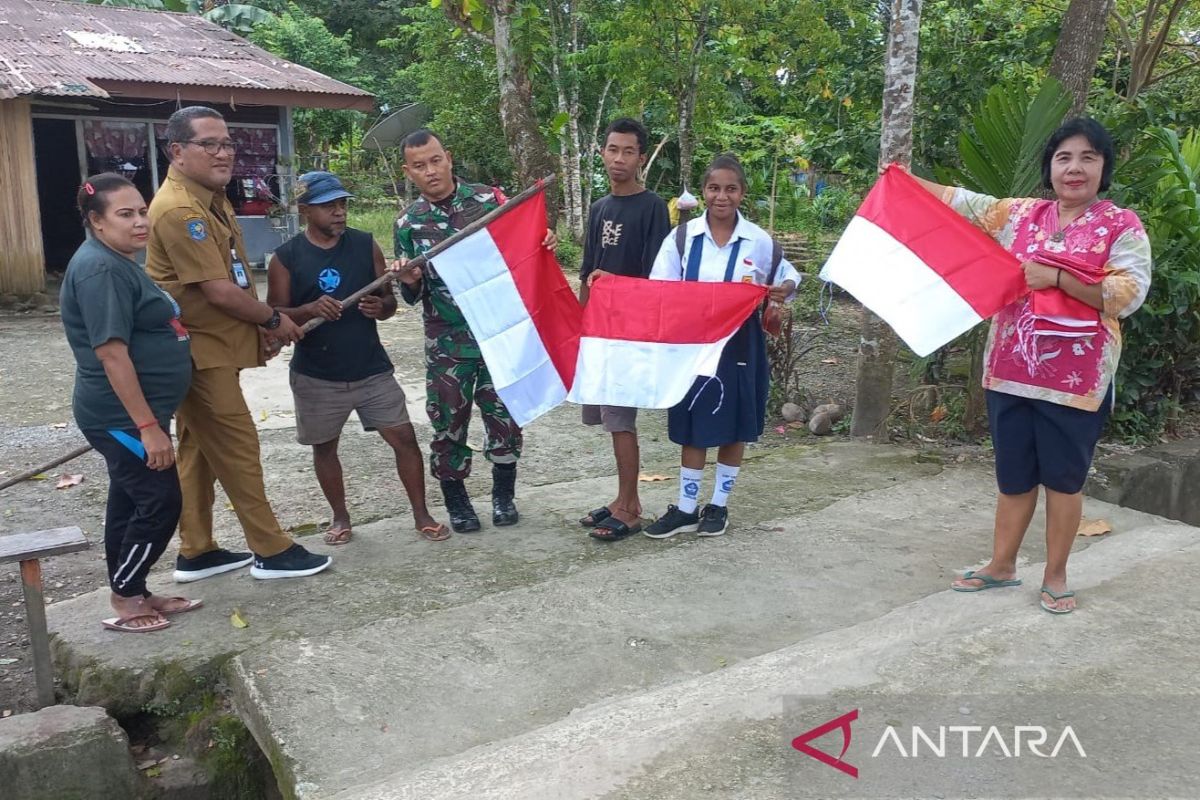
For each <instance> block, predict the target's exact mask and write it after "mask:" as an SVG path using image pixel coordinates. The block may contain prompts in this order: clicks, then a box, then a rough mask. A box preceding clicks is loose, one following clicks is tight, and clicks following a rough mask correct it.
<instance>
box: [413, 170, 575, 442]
mask: <svg viewBox="0 0 1200 800" xmlns="http://www.w3.org/2000/svg"><path fill="white" fill-rule="evenodd" d="M545 236H546V196H545V194H544V193H543V192H538V193H537V194H535V195H534V196H533V197H530V198H529V199H528V200H526V201H524V202H522V203H521V204H520V205H519V206H517V207H515V208H513V210H512V211H509V212H508V213H507V214H504V215H502V216H500V217H498V218H497V219H496V220H495V221H494V222H492V223H491V224H490V225H488V226H487V227H486V228H484V229H483V230H481V231H478V232H476V233H473V234H471V235H470V236H468V237H467V238H465V239H463V240H462V241H461V242H459V243H458V244H456V245H454V246H452V247H450V248H448V249H447V250H445V251H444V252H442V253H440V254H438V255H437V256H435V257H434V258H433V264H434V267H436V269H437V272H438V275H439V276H441V279H442V280H443V281H444V282H445V284H446V286H447V288H449V289H450V293H451V294H452V295H453V296H454V302H455V303H457V304H458V307H459V308H460V309H461V310H462V312H463V316H464V317H465V318H466V320H467V324H468V325H469V326H470V328H471V332H472V333H473V334H475V339H476V341H478V342H479V350H480V352H481V353H482V354H483V359H484V361H485V362H486V363H487V366H488V372H490V373H491V375H492V383H493V384H494V385H495V387H496V392H497V394H499V395H500V399H501V400H503V401H504V405H505V406H507V407H508V410H509V413H511V414H512V417H513V419H514V420H516V422H517V424H518V425H526V424H528V423H530V422H532V421H533V420H535V419H537V418H538V417H539V416H541V415H542V414H544V413H546V412H547V411H549V410H550V409H552V408H554V407H555V406H557V405H558V404H559V403H561V402H562V401H563V400H564V399H565V398H566V396H567V390H568V389H570V388H571V384H572V382H573V381H574V378H575V364H576V361H577V354H578V352H579V333H580V326H581V322H582V318H583V310H582V309H581V308H580V307H579V300H578V299H576V297H575V294H574V293H573V292H572V291H571V287H570V285H569V284H568V283H567V279H566V277H565V276H564V275H563V271H562V268H561V267H559V265H558V262H557V261H556V260H555V258H554V253H552V252H550V251H549V250H547V249H546V248H545V247H542V239H543V238H545Z"/></svg>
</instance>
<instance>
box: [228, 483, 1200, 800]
mask: <svg viewBox="0 0 1200 800" xmlns="http://www.w3.org/2000/svg"><path fill="white" fill-rule="evenodd" d="M897 483H898V484H899V485H895V486H892V487H888V488H885V489H876V490H870V491H866V492H863V493H862V494H858V495H855V496H852V497H848V498H845V499H843V500H840V501H838V502H835V503H833V504H832V505H830V506H828V507H827V508H825V509H823V510H820V511H816V512H810V513H807V514H798V515H792V516H788V517H783V518H780V519H774V520H768V521H764V522H763V523H761V524H759V525H756V526H753V527H751V528H749V529H744V528H743V529H742V530H741V531H740V533H739V534H738V535H731V536H728V537H724V538H722V539H717V540H698V539H695V538H693V537H686V538H684V539H681V540H679V541H677V542H675V543H673V546H671V547H669V549H665V550H664V549H663V548H662V547H661V543H656V542H651V541H645V543H644V544H642V543H639V544H638V545H634V546H635V547H638V549H639V550H640V551H641V552H640V553H639V554H638V555H635V556H632V557H629V558H624V559H621V560H619V561H616V562H613V563H607V564H598V565H595V566H593V567H592V568H590V569H586V570H580V571H577V572H575V573H572V574H569V575H563V576H558V577H554V578H552V579H548V580H545V581H542V582H538V583H535V584H532V585H528V586H524V587H520V588H515V589H510V590H508V591H502V592H497V593H495V594H491V595H488V596H485V597H482V598H480V599H478V600H476V601H474V602H470V603H466V604H463V605H460V606H456V607H454V608H451V609H447V610H445V611H441V612H439V613H435V614H427V615H424V616H422V617H420V618H417V619H411V618H409V619H387V620H379V621H378V622H376V623H373V624H371V625H370V626H362V627H357V628H355V629H353V630H348V631H344V632H340V633H336V634H332V635H327V636H323V637H321V638H320V639H315V638H311V637H304V638H301V639H299V640H297V641H294V642H289V643H287V644H283V645H280V646H277V647H273V648H270V649H266V648H257V649H255V650H253V651H249V652H246V653H243V654H242V655H240V656H238V657H237V658H236V659H235V660H234V662H233V664H232V686H233V688H234V692H235V697H236V698H237V703H238V706H239V709H240V711H241V712H242V714H243V717H244V718H245V719H246V720H247V721H248V724H249V725H250V727H251V729H252V730H253V731H254V732H255V735H256V736H257V737H258V739H259V741H260V742H261V743H262V744H263V745H264V748H265V749H266V750H267V752H269V753H271V754H273V756H274V757H275V763H276V767H277V773H278V774H280V776H281V778H282V780H283V783H284V784H285V786H288V787H289V788H291V789H293V790H294V791H295V792H296V794H297V795H298V796H300V797H314V798H316V797H321V798H323V797H329V796H331V795H335V796H338V797H346V798H358V797H361V798H375V797H378V798H390V797H397V798H399V797H414V798H416V797H422V798H434V797H447V798H449V797H462V798H481V797H497V798H514V797H521V798H534V797H580V798H583V797H591V796H599V795H600V794H603V793H604V792H610V791H619V790H621V789H622V787H623V786H625V784H626V782H631V783H630V787H631V788H630V789H629V792H630V793H629V794H628V796H629V797H631V798H632V797H655V798H658V797H662V796H666V795H665V794H663V792H665V791H666V786H667V785H669V784H671V783H672V782H673V781H671V780H669V779H664V781H663V783H662V785H659V784H653V786H654V789H653V790H647V791H643V790H641V789H637V788H636V786H637V785H638V782H639V781H643V780H646V774H647V773H645V772H644V771H645V770H649V772H648V774H650V775H653V774H657V773H658V770H656V769H654V768H653V765H654V763H655V762H656V760H657V759H659V758H668V759H669V758H671V757H675V758H679V757H680V756H682V755H683V754H685V753H688V752H690V746H689V748H688V749H685V750H683V752H682V753H681V752H680V749H679V747H678V746H677V744H676V739H677V738H678V736H679V734H680V732H681V730H700V729H707V728H709V727H710V726H711V723H713V722H719V723H721V724H722V725H728V724H729V723H730V722H731V721H735V720H738V719H744V717H745V715H747V714H749V717H750V719H754V718H755V717H756V716H757V715H763V716H765V715H766V712H767V711H768V710H769V709H770V708H771V707H772V705H775V706H778V703H779V698H780V697H781V696H782V695H783V694H786V693H796V692H807V693H820V692H823V691H829V690H831V689H835V688H838V687H847V686H857V685H862V686H867V685H870V682H871V680H870V679H871V678H875V677H877V672H876V671H877V669H878V665H879V663H880V661H881V660H882V659H883V658H884V656H885V655H888V654H892V655H893V657H894V658H900V659H904V658H911V657H912V655H911V648H913V647H915V646H919V644H920V643H921V642H922V641H926V642H930V643H932V642H946V643H949V642H950V641H951V640H950V639H947V638H946V637H948V636H951V637H955V636H959V635H965V634H967V633H969V632H970V631H971V629H972V628H974V627H975V626H976V625H978V624H980V623H981V622H983V621H985V620H986V621H989V622H990V621H994V620H995V619H996V615H997V614H998V613H1000V612H999V609H1000V608H1003V609H1005V611H1004V613H1006V614H1011V615H1014V616H1016V617H1020V618H1025V619H1026V620H1028V623H1027V624H1038V625H1046V624H1049V623H1053V622H1062V620H1054V619H1050V618H1049V615H1047V614H1044V613H1043V612H1041V611H1040V610H1038V609H1037V608H1036V588H1037V585H1038V584H1037V580H1038V578H1040V571H1038V570H1036V569H1034V568H1033V566H1032V565H1028V567H1027V570H1026V574H1027V576H1029V579H1030V581H1031V582H1033V585H1032V586H1030V587H1024V588H1023V589H1022V590H1021V591H1019V592H1012V593H1007V594H1005V593H999V592H992V593H990V595H978V596H971V595H961V594H956V593H950V592H946V591H945V590H946V587H947V583H948V581H949V580H950V579H951V577H952V576H953V575H954V574H955V573H956V572H958V571H960V570H962V569H965V568H969V567H971V566H974V565H976V564H977V563H978V561H979V559H980V556H981V555H983V554H984V553H986V552H988V549H989V540H990V531H991V521H992V511H993V497H994V488H993V487H994V484H993V482H992V479H991V477H990V476H989V475H987V474H986V473H984V472H981V471H972V470H965V469H960V470H954V471H950V472H943V473H941V474H939V475H937V476H931V477H921V478H909V479H906V480H901V481H898V482H897ZM739 488H741V487H739ZM760 499H761V498H760ZM1091 511H1092V512H1093V513H1102V514H1104V515H1105V516H1106V517H1107V518H1108V519H1109V520H1110V521H1112V522H1113V523H1114V525H1115V526H1116V528H1117V530H1118V531H1121V535H1120V536H1117V537H1114V544H1120V543H1122V542H1132V541H1133V540H1134V538H1135V536H1136V537H1137V538H1138V539H1139V540H1141V539H1149V540H1156V539H1158V538H1159V537H1160V536H1161V535H1163V534H1164V532H1166V533H1170V534H1171V535H1172V536H1173V537H1174V538H1172V539H1170V541H1172V542H1174V543H1175V544H1178V545H1181V544H1185V543H1190V542H1192V541H1200V540H1194V538H1193V537H1194V531H1193V530H1192V529H1189V528H1186V527H1185V526H1174V525H1170V524H1164V523H1161V522H1160V521H1158V520H1156V519H1155V518H1152V517H1149V516H1147V515H1143V514H1138V513H1136V512H1125V511H1121V510H1119V509H1115V508H1101V507H1095V508H1092V509H1091ZM1147 526H1149V527H1147ZM1122 537H1124V538H1122ZM1037 538H1040V537H1039V536H1038V535H1037V534H1036V533H1035V534H1034V535H1033V536H1031V539H1037ZM646 545H649V546H650V550H649V551H647V550H646ZM1030 545H1031V547H1030V548H1029V552H1030V553H1031V555H1035V556H1036V554H1037V553H1038V552H1039V549H1040V548H1039V547H1038V545H1037V543H1036V542H1035V541H1031V542H1030ZM1126 547H1128V545H1126ZM1155 552H1157V550H1155ZM1085 555H1089V554H1085ZM1093 560H1094V559H1093ZM997 600H998V601H999V602H1000V606H997V605H996V602H994V601H997ZM1085 616H1086V614H1083V613H1080V614H1079V617H1078V618H1083V617H1085ZM1043 618H1044V619H1043ZM906 650H908V651H910V652H908V654H907V655H906V654H905V651H906ZM800 653H803V658H800V657H799V654H800ZM772 663H774V664H775V665H774V666H770V665H771V664H772ZM751 664H758V665H759V666H758V667H757V669H758V670H762V671H761V672H754V671H753V670H751V672H749V673H745V674H746V675H757V681H758V682H759V684H761V685H758V686H757V688H756V691H754V692H747V689H748V688H750V687H752V686H755V684H753V683H751V684H746V683H743V682H742V680H741V679H737V678H733V677H730V676H731V675H733V674H737V673H733V672H732V670H734V669H735V668H736V669H750V666H749V665H751ZM738 665H743V666H742V667H739V666H738ZM855 675H859V676H860V677H859V678H858V679H857V680H855V679H854V677H853V676H855ZM768 676H770V677H769V679H768ZM923 685H924V688H926V689H934V690H936V689H938V687H939V682H938V681H934V682H932V683H926V684H923ZM680 693H683V694H685V695H687V697H688V700H687V701H686V703H685V702H684V701H683V700H682V699H679V700H678V702H679V703H683V705H678V704H677V703H676V701H675V700H672V701H670V702H667V698H678V697H679V695H680ZM664 702H665V703H667V704H666V705H665V706H664V705H663V703H664ZM718 706H719V707H720V709H718V708H717V707H718ZM668 709H669V713H667V714H666V716H665V717H663V713H662V712H663V711H666V710H668ZM714 713H715V714H716V717H715V718H714V717H711V716H710V715H712V714H714ZM685 720H690V722H685ZM681 725H682V726H683V727H682V729H681ZM798 732H801V731H798ZM635 743H636V746H635ZM430 765H442V766H440V767H437V768H434V769H432V771H431V769H430ZM680 768H681V769H683V770H684V771H685V772H690V771H692V767H690V766H681V767H680ZM663 774H668V773H663ZM372 784H373V785H372ZM364 787H369V788H364ZM676 796H678V797H680V798H684V797H693V796H698V795H696V794H693V793H691V792H687V791H681V792H679V793H678V794H677V795H676ZM713 796H714V797H719V796H725V795H722V794H720V793H717V794H714V795H713ZM748 796H754V795H753V794H751V795H748Z"/></svg>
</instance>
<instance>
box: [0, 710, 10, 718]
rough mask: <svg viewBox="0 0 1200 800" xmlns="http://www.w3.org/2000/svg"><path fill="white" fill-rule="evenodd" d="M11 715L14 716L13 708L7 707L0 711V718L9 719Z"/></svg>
mask: <svg viewBox="0 0 1200 800" xmlns="http://www.w3.org/2000/svg"><path fill="white" fill-rule="evenodd" d="M11 716H12V709H11V708H6V709H4V711H2V712H0V719H7V718H8V717H11Z"/></svg>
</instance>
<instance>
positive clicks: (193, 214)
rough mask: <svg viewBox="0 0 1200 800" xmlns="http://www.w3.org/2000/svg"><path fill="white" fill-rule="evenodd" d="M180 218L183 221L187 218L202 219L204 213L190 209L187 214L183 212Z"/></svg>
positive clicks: (187, 219)
mask: <svg viewBox="0 0 1200 800" xmlns="http://www.w3.org/2000/svg"><path fill="white" fill-rule="evenodd" d="M180 219H182V220H183V221H184V222H188V221H189V220H193V219H201V220H202V219H204V215H203V214H201V213H200V212H198V211H192V212H191V213H189V214H184V215H183V216H182V217H180Z"/></svg>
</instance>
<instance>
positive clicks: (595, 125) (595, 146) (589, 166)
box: [580, 78, 613, 221]
mask: <svg viewBox="0 0 1200 800" xmlns="http://www.w3.org/2000/svg"><path fill="white" fill-rule="evenodd" d="M612 85H613V79H612V78H609V79H608V80H607V81H605V82H604V89H603V91H601V92H600V102H598V103H597V104H596V118H595V119H594V120H592V133H591V138H589V139H588V141H587V146H586V147H585V148H583V154H584V155H583V162H582V167H581V169H580V172H581V173H582V176H581V177H582V186H581V189H580V191H581V194H582V195H583V218H584V220H585V221H586V220H587V218H588V215H589V214H590V213H591V210H592V189H593V188H594V184H595V181H594V179H593V177H592V176H593V175H594V174H595V172H596V169H595V166H596V153H597V152H599V150H600V147H601V142H600V131H602V130H603V128H602V127H601V126H602V125H603V124H604V102H605V101H606V100H607V99H608V90H609V89H611V88H612Z"/></svg>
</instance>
